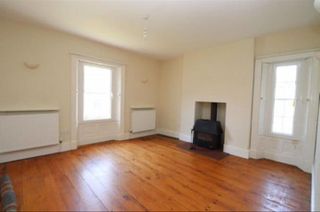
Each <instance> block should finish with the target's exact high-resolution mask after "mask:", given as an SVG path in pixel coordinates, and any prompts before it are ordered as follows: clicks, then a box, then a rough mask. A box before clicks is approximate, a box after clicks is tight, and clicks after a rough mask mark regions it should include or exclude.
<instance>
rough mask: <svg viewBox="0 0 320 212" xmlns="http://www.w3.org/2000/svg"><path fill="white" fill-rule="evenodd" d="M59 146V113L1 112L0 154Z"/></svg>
mask: <svg viewBox="0 0 320 212" xmlns="http://www.w3.org/2000/svg"><path fill="white" fill-rule="evenodd" d="M56 144H59V113H58V111H6V112H0V153H8V152H14V151H19V150H26V149H31V148H37V147H44V146H50V145H56Z"/></svg>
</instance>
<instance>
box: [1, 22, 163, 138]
mask: <svg viewBox="0 0 320 212" xmlns="http://www.w3.org/2000/svg"><path fill="white" fill-rule="evenodd" d="M0 29H1V30H0V64H1V65H0V76H1V77H0V99H1V101H0V110H7V109H33V108H58V109H59V111H60V132H61V138H62V139H63V140H64V142H69V141H70V125H71V123H70V122H71V121H70V119H71V114H70V110H71V108H70V107H71V106H70V104H71V56H70V53H78V54H81V55H85V56H90V57H96V58H99V59H102V60H106V61H116V62H118V63H121V64H125V66H126V82H125V87H126V95H125V120H126V122H125V130H126V132H128V129H129V112H130V108H129V107H130V106H131V105H155V106H156V104H157V94H158V74H159V66H160V65H159V62H158V61H156V60H154V59H150V58H148V57H145V56H142V55H139V54H136V53H132V52H128V51H124V50H120V49H117V48H113V47H109V46H106V45H103V44H101V43H97V42H93V41H89V40H86V39H82V38H79V37H77V36H73V35H70V34H66V33H62V32H58V31H54V30H50V29H46V28H42V27H38V26H35V25H29V24H23V23H17V22H11V21H6V20H0ZM24 62H28V63H37V64H40V66H39V68H38V69H36V70H29V69H27V68H25V67H24V65H23V63H24ZM144 79H148V83H147V84H144V83H141V80H144Z"/></svg>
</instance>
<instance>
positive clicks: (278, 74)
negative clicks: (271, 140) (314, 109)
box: [259, 61, 309, 140]
mask: <svg viewBox="0 0 320 212" xmlns="http://www.w3.org/2000/svg"><path fill="white" fill-rule="evenodd" d="M308 73H309V72H308V69H307V68H306V63H305V62H304V61H290V62H276V63H265V64H263V68H262V87H261V100H262V101H261V104H260V112H262V113H261V116H260V123H261V125H260V127H259V129H260V130H259V132H260V134H263V135H267V136H276V137H282V138H288V139H291V140H292V139H294V140H297V139H299V137H301V136H302V134H303V129H304V123H305V119H306V116H305V114H306V98H307V96H306V95H307V78H308Z"/></svg>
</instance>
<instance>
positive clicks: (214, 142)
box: [192, 103, 223, 149]
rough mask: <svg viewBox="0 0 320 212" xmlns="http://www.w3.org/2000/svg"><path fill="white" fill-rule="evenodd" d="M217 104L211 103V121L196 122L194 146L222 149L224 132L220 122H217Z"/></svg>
mask: <svg viewBox="0 0 320 212" xmlns="http://www.w3.org/2000/svg"><path fill="white" fill-rule="evenodd" d="M217 109H218V104H217V103H211V114H210V119H197V120H196V121H195V124H194V127H193V129H192V132H193V146H192V148H193V149H194V148H195V147H196V146H200V147H206V148H209V149H221V148H222V141H221V140H222V139H221V136H222V134H223V130H222V127H221V124H220V122H219V121H218V120H217Z"/></svg>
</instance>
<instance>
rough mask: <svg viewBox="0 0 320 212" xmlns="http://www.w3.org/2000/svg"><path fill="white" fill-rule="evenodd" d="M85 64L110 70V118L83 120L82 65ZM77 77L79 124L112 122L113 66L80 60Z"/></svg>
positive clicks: (113, 118)
mask: <svg viewBox="0 0 320 212" xmlns="http://www.w3.org/2000/svg"><path fill="white" fill-rule="evenodd" d="M85 65H92V66H96V67H101V68H106V69H109V70H111V118H104V119H92V120H84V117H83V115H84V114H83V113H84V66H85ZM78 71H79V73H78V77H79V85H78V101H79V104H78V105H79V106H78V107H79V108H78V115H79V117H78V119H79V120H78V122H79V123H80V124H83V123H101V122H114V121H115V115H114V87H113V84H114V83H113V81H114V67H113V66H111V65H108V64H105V63H101V62H96V61H92V60H80V61H79V63H78Z"/></svg>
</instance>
